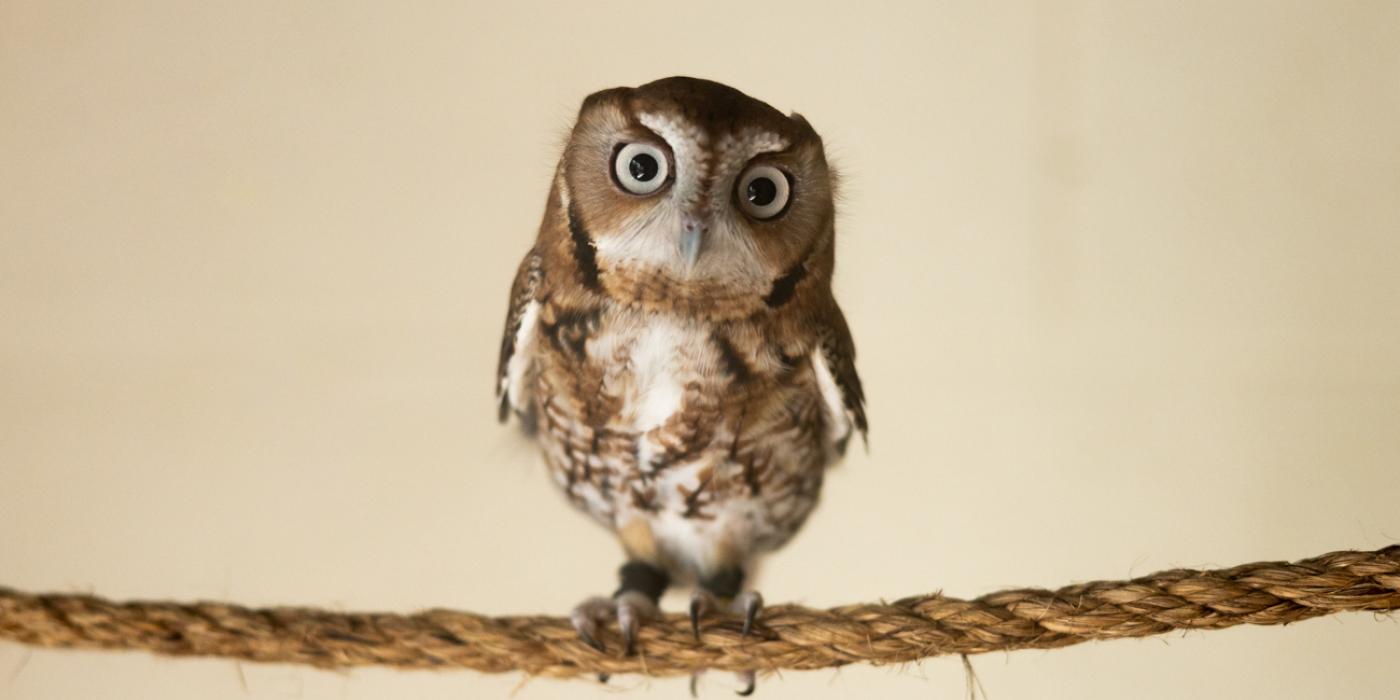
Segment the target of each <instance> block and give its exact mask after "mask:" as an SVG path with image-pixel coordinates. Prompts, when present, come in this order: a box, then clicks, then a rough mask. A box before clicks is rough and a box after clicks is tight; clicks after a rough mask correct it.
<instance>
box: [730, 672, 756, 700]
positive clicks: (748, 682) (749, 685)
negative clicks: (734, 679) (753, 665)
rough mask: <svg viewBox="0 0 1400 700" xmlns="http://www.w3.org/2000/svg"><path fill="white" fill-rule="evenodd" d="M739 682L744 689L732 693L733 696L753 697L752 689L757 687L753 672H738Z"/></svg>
mask: <svg viewBox="0 0 1400 700" xmlns="http://www.w3.org/2000/svg"><path fill="white" fill-rule="evenodd" d="M739 680H740V681H743V682H744V688H743V689H742V690H736V691H734V694H735V695H738V696H739V697H741V698H746V697H748V696H750V695H753V691H754V688H756V687H757V686H758V681H757V680H756V679H755V675H754V672H753V671H740V672H739Z"/></svg>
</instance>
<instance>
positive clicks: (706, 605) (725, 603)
mask: <svg viewBox="0 0 1400 700" xmlns="http://www.w3.org/2000/svg"><path fill="white" fill-rule="evenodd" d="M743 584H744V570H743V569H740V568H737V567H736V568H734V569H730V570H728V571H725V572H723V573H720V574H718V575H715V576H711V577H710V578H707V579H705V580H703V581H701V582H700V587H699V588H697V589H696V590H695V593H693V594H692V595H691V596H690V631H691V633H693V634H694V635H695V639H696V641H699V640H700V619H701V618H703V617H705V616H706V615H708V614H710V613H712V612H719V611H728V612H730V613H733V614H735V615H739V616H740V617H742V618H743V619H744V626H743V627H742V628H741V629H740V632H739V634H740V636H743V637H747V636H749V634H750V633H751V632H753V625H754V620H755V619H756V618H757V617H758V613H759V611H760V610H762V609H763V596H762V595H760V594H759V592H758V591H742V592H741V591H740V588H741V587H742V586H743ZM735 675H736V676H738V678H739V684H740V689H739V690H738V691H736V692H737V693H738V694H739V695H741V696H745V697H747V696H749V695H752V694H753V691H754V687H755V676H754V672H753V671H742V672H740V673H737V674H735ZM698 679H699V674H695V675H692V676H691V677H690V694H691V696H692V697H693V696H695V685H696V681H697V680H698Z"/></svg>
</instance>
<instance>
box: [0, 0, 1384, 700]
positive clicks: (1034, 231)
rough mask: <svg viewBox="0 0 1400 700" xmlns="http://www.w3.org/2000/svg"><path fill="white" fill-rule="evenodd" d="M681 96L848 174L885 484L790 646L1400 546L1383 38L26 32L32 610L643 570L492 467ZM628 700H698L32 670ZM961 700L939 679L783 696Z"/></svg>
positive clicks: (1198, 22)
mask: <svg viewBox="0 0 1400 700" xmlns="http://www.w3.org/2000/svg"><path fill="white" fill-rule="evenodd" d="M218 5H222V7H220V6H218ZM673 74H688V75H694V76H701V77H707V78H712V79H716V80H720V81H723V82H726V83H730V84H733V85H735V86H737V87H739V88H740V89H742V90H744V91H746V92H748V93H750V94H752V95H755V96H757V97H760V98H762V99H764V100H766V101H769V102H770V103H772V104H774V105H775V106H777V107H778V108H780V109H782V110H785V111H787V110H797V111H800V112H802V113H803V114H804V115H806V116H807V117H808V119H809V120H810V121H811V123H812V124H813V125H814V126H815V127H816V128H817V129H818V130H819V131H820V132H821V133H822V134H823V135H824V136H825V137H826V140H827V142H828V144H829V149H830V151H831V153H832V156H833V158H834V159H835V160H836V162H837V163H838V164H839V165H840V166H841V168H842V170H843V173H844V175H845V179H844V182H845V188H844V193H843V194H844V197H843V199H842V202H841V217H840V220H839V227H838V239H839V245H838V264H837V279H836V288H837V294H838V297H839V298H840V300H841V302H842V303H843V305H844V306H845V309H846V314H847V316H848V318H849V319H850V323H851V326H852V328H853V331H854V333H855V337H856V340H857V344H858V347H859V351H860V355H859V367H860V370H861V373H862V374H863V376H864V378H865V381H866V385H867V388H868V393H869V400H870V417H871V424H872V431H871V440H870V443H871V446H870V451H869V454H868V455H867V454H862V453H861V452H860V451H859V450H856V451H855V454H854V455H853V456H852V457H851V458H850V459H849V460H848V461H847V462H846V463H845V464H844V465H842V466H841V467H840V468H839V470H838V471H836V472H834V473H832V474H831V475H830V477H829V479H828V481H827V488H826V491H825V494H824V502H823V504H822V506H821V508H819V509H818V511H817V514H816V515H815V516H814V517H813V519H812V520H811V521H810V523H809V524H808V526H807V528H806V529H805V531H804V532H803V533H802V534H801V535H800V536H799V537H798V538H797V540H796V541H795V542H793V543H792V544H791V545H790V546H789V547H787V548H786V549H785V550H784V551H782V552H781V553H780V554H778V555H776V556H774V557H772V558H771V559H770V560H769V561H768V562H767V563H766V565H765V566H764V568H763V569H762V572H761V573H762V575H761V578H760V579H759V582H758V583H759V586H760V588H761V589H762V590H763V591H764V592H765V594H766V595H767V597H768V599H769V600H770V601H774V602H776V601H798V602H802V603H806V604H810V605H818V606H825V605H836V604H842V603H848V602H855V601H862V600H874V599H878V598H881V597H883V598H887V599H893V598H896V597H899V596H903V595H910V594H914V593H921V592H927V591H930V590H935V589H942V590H944V591H946V592H947V593H949V594H951V595H959V596H975V595H978V594H981V593H985V592H988V591H992V590H996V589H998V588H1001V587H1007V586H1024V585H1031V586H1050V587H1054V586H1059V585H1063V584H1066V583H1070V582H1074V581H1084V580H1090V579H1095V578H1119V577H1125V576H1129V575H1134V574H1138V575H1141V574H1145V573H1149V572H1151V571H1155V570H1159V569H1164V568H1170V567H1176V566H1192V567H1209V566H1227V565H1233V564H1236V563H1242V562H1246V561H1256V560H1266V559H1294V558H1301V557H1306V556H1311V555H1316V554H1320V553H1322V552H1326V551H1330V550H1336V549H1348V548H1357V549H1370V548H1376V547H1380V546H1384V545H1387V544H1390V543H1393V542H1395V541H1396V539H1397V538H1400V507H1397V504H1400V498H1397V497H1398V496H1400V127H1397V124H1400V3H1395V2H1311V3H1308V2H1286V3H1280V2H1226V3H1220V2H1188V3H1175V2H1150V3H1119V2H1068V1H1067V2H1046V3H1035V4H1023V3H985V2H968V3H909V4H903V5H896V4H888V5H887V4H882V3H879V2H861V3H842V4H832V5H825V4H821V3H809V2H805V1H803V2H799V1H796V0H794V1H791V2H743V3H730V2H703V3H686V4H669V3H664V4H663V3H647V4H643V3H593V2H589V3H558V4H555V3H550V4H533V3H504V2H492V3H479V4H471V3H443V4H436V5H429V4H425V3H388V2H385V3H346V2H314V3H280V2H254V3H180V2H169V3H151V2H137V1H134V0H131V1H126V2H119V3H98V2H94V3H69V2H38V1H20V0H5V1H4V2H0V585H7V586H12V587H17V588H21V589H25V590H58V591H90V592H95V593H98V594H101V595H106V596H112V597H116V598H132V597H137V598H174V599H184V600H188V599H224V600H231V601H236V602H239V603H244V604H251V605H265V604H304V605H316V606H327V607H330V608H334V609H357V610H358V609H382V610H398V611H410V610H414V609H418V608H421V607H428V606H445V607H457V608H463V609H470V610H475V611H481V612H487V613H534V612H548V613H563V612H565V611H566V610H568V608H569V607H570V606H572V605H573V604H574V603H576V602H577V601H579V600H581V599H582V598H583V597H585V596H587V595H591V594H596V593H601V592H607V591H611V590H612V588H613V586H614V585H615V578H614V576H615V574H614V572H615V570H616V567H617V566H618V564H619V563H620V561H621V555H620V551H619V548H618V547H617V545H616V544H615V543H614V542H613V540H612V539H611V537H609V536H608V535H607V534H606V533H605V532H604V531H602V530H601V529H599V528H596V527H594V526H593V525H591V524H590V523H589V521H587V520H586V519H585V518H584V517H583V516H581V515H579V514H577V513H575V512H573V511H572V510H571V509H570V508H569V507H567V506H566V505H565V502H564V501H563V499H562V498H561V497H560V496H559V494H558V493H556V492H555V490H554V488H553V486H552V485H551V484H550V483H549V482H548V480H547V479H546V476H545V475H544V473H543V470H542V468H541V467H540V466H539V465H538V464H537V463H536V461H535V459H534V453H533V450H532V448H531V447H530V446H529V445H528V444H526V443H525V442H524V441H523V440H522V439H521V438H519V437H518V436H517V434H516V432H515V431H514V430H509V429H505V428H501V427H499V426H498V425H497V424H496V422H495V419H494V415H493V414H494V409H495V406H494V403H493V399H492V396H491V391H492V375H493V372H494V369H495V368H494V363H495V359H496V352H497V347H498V339H499V337H500V336H499V333H500V329H501V322H502V318H503V315H504V309H505V302H506V293H507V289H508V287H509V284H510V279H511V276H512V274H513V271H514V269H515V265H516V262H517V261H518V260H519V257H520V256H521V255H522V254H523V252H524V251H525V250H526V248H527V247H528V246H529V243H530V241H531V240H532V239H533V237H534V234H535V228H536V226H537V225H538V222H539V218H540V215H541V212H542V209H543V204H544V199H545V194H546V191H547V188H548V180H549V177H550V173H551V171H552V168H553V166H554V162H555V158H556V156H557V148H558V146H559V144H560V139H561V137H562V136H563V134H564V133H565V132H566V130H567V128H568V127H569V124H570V121H571V119H572V117H573V115H574V113H575V111H576V109H577V106H578V104H579V102H580V100H581V99H582V98H583V97H584V96H585V95H586V94H588V93H589V92H592V91H594V90H597V89H601V88H604V87H609V86H614V85H633V84H638V83H641V82H645V81H648V80H651V79H654V78H657V77H662V76H667V75H673ZM681 600H682V599H681V598H677V597H671V598H668V599H667V601H666V603H667V605H668V606H670V607H671V608H672V609H673V610H679V609H680V608H681V603H680V601H681ZM1396 622H1397V621H1396V620H1395V619H1391V618H1385V617H1377V616H1372V615H1361V614H1353V615H1344V616H1338V617H1331V618H1325V619H1318V620H1314V621H1310V622H1306V623H1302V624H1298V625H1294V626H1289V627H1285V628H1249V629H1245V628H1236V629H1232V630H1228V631H1223V632H1209V633H1194V634H1172V635H1168V636H1164V637H1160V638H1154V639H1149V640H1132V641H1120V642H1113V643H1100V644H1090V645H1084V646H1078V647H1074V648H1070V649H1062V650H1057V651H1050V652H1037V651H1031V652H1019V653H1012V654H993V655H987V656H982V657H977V658H974V659H973V662H974V664H975V665H976V668H977V670H978V672H979V674H980V677H981V681H982V684H983V685H984V686H985V688H986V690H987V691H988V693H990V695H991V697H992V698H994V699H995V700H1009V699H1011V698H1077V699H1083V698H1122V697H1134V698H1179V697H1192V698H1226V697H1272V698H1341V697H1345V698H1393V697H1395V693H1396V685H1395V682H1396V680H1395V664H1396V659H1397V658H1400V625H1397V624H1396ZM734 687H735V684H734V682H733V681H732V679H730V678H729V677H728V676H727V675H725V674H711V675H708V676H706V677H705V679H704V682H703V683H702V689H701V690H702V696H705V697H729V692H730V690H732V689H733V688H734ZM621 690H631V691H632V692H629V693H625V694H623V695H621V696H620V697H628V696H638V695H642V694H647V695H650V694H656V695H659V696H661V697H674V698H679V697H685V692H686V691H685V683H684V681H683V680H663V679H655V680H645V679H640V678H621V679H616V680H614V681H613V683H612V684H611V685H610V686H608V687H601V686H598V685H596V684H593V683H590V682H587V681H576V682H564V681H550V680H533V681H524V680H522V678H521V677H519V676H518V675H505V676H484V675H479V674H476V673H471V672H450V673H425V672H395V671H389V670H383V669H362V670H356V671H352V672H345V673H335V672H325V671H317V670H311V669H307V668H301V667H293V666H277V665H271V666H268V665H256V664H235V663H234V662H232V661H227V660H174V659H164V658H155V657H152V656H148V655H144V654H132V653H95V652H67V651H42V650H39V651H30V650H27V649H25V648H22V647H19V646H16V645H13V644H4V643H0V696H3V697H6V698H24V699H39V698H143V699H157V698H209V699H217V698H233V699H238V698H284V697H293V698H308V699H312V698H410V697H412V698H507V697H515V698H520V699H521V700H536V699H544V698H563V697H569V698H576V697H618V696H617V695H614V693H617V692H619V691H621ZM964 692H965V689H964V678H963V671H962V668H961V664H960V662H959V661H958V660H957V659H934V660H929V661H927V662H925V663H922V664H917V665H909V666H904V667H888V668H870V667H850V668H846V669H843V670H840V671H820V672H808V673H798V672H788V673H783V674H782V676H781V677H780V678H778V677H770V678H766V679H764V680H762V682H761V684H760V686H759V695H758V697H760V698H764V699H765V700H778V699H779V698H820V697H886V698H896V697H910V698H913V697H918V698H930V697H937V698H959V697H963V694H964Z"/></svg>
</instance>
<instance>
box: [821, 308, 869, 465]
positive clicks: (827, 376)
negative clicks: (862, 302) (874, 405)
mask: <svg viewBox="0 0 1400 700" xmlns="http://www.w3.org/2000/svg"><path fill="white" fill-rule="evenodd" d="M831 311H832V313H829V314H825V320H824V321H823V323H822V324H820V326H819V327H818V329H817V333H818V336H817V340H818V342H817V346H816V347H815V348H813V350H812V367H813V369H815V371H816V374H817V385H818V386H819V387H820V388H821V392H822V398H823V399H824V403H825V405H826V415H827V420H828V422H829V423H830V425H831V430H830V438H831V440H832V442H833V443H834V444H835V447H836V450H837V452H839V453H842V454H844V453H845V451H846V443H847V442H848V441H849V440H850V439H851V432H852V430H858V431H860V438H861V440H862V441H866V440H867V438H866V432H867V430H868V427H869V426H868V425H867V423H866V421H865V390H864V389H862V388H861V385H860V375H859V374H857V373H856V346H855V342H854V341H852V340H851V329H850V328H849V327H848V326H847V325H846V317H845V316H843V315H841V309H840V307H838V306H836V303H835V302H834V301H833V302H832V307H831Z"/></svg>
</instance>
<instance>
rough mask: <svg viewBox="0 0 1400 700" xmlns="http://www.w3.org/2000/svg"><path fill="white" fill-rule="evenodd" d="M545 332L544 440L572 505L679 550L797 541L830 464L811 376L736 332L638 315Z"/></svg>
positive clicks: (565, 319)
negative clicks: (643, 528)
mask: <svg viewBox="0 0 1400 700" xmlns="http://www.w3.org/2000/svg"><path fill="white" fill-rule="evenodd" d="M540 320H541V323H540V330H539V332H540V334H541V336H542V338H541V339H542V341H543V342H539V343H538V347H540V348H541V352H540V353H539V354H538V356H537V358H536V365H537V374H536V378H535V382H534V388H533V392H532V393H533V395H534V397H535V401H536V402H537V413H538V415H539V416H540V419H541V423H540V431H539V434H538V435H539V439H540V441H541V443H542V447H543V449H544V454H545V458H546V459H545V461H546V463H547V464H548V466H549V470H550V473H551V475H552V476H553V478H554V480H555V481H556V482H557V483H558V485H559V486H560V487H561V488H562V489H563V490H564V491H565V493H566V494H568V496H569V497H570V499H571V500H573V501H574V502H575V504H577V505H579V506H580V507H582V508H583V509H584V510H586V511H587V512H589V513H590V514H592V515H593V516H594V517H595V518H597V519H599V520H600V521H602V522H604V523H605V524H607V525H609V526H611V527H615V528H621V527H622V526H623V525H625V524H626V523H627V522H628V521H630V520H632V519H636V518H644V519H647V520H649V521H650V522H652V523H653V524H654V527H655V528H656V529H657V530H658V531H665V532H667V533H669V534H668V537H670V538H671V539H674V540H680V539H684V538H686V537H688V536H694V537H696V538H698V539H704V538H706V537H708V536H706V535H703V534H698V533H703V532H705V531H706V528H718V529H722V530H726V531H729V530H732V529H733V527H734V525H733V523H734V522H738V523H741V524H742V526H743V527H745V528H748V527H754V528H757V530H759V531H760V532H759V533H758V534H756V535H752V536H750V535H746V536H744V539H745V540H746V541H747V540H752V541H755V542H758V543H759V544H763V543H764V542H770V541H771V542H774V543H776V542H781V541H782V540H784V539H786V537H787V536H789V535H790V534H791V533H792V532H793V531H795V530H796V528H797V526H798V525H799V524H800V523H801V521H802V520H803V519H804V518H805V516H806V514H807V512H808V511H810V508H811V506H812V505H813V504H814V503H815V498H816V491H817V489H818V488H819V486H820V483H821V472H822V469H823V467H824V466H825V464H826V462H827V461H828V458H829V454H828V451H827V450H826V449H825V446H824V442H823V436H824V434H825V432H824V422H823V417H822V412H821V398H820V389H819V388H818V387H817V386H816V383H815V381H813V380H812V379H811V372H810V367H806V366H794V363H793V361H792V360H791V359H790V358H785V357H784V356H783V355H782V353H781V352H780V351H779V349H778V348H777V347H775V346H774V345H773V344H772V343H769V342H766V341H765V339H764V336H763V334H762V333H761V332H760V331H759V330H758V329H755V328H751V327H745V326H741V325H737V324H733V323H727V324H714V323H710V322H708V321H705V320H702V319H695V318H689V317H685V316H679V315H671V314H660V313H652V312H646V311H643V310H636V309H616V310H605V311H601V312H599V313H597V314H596V315H585V316H572V317H571V316H569V315H566V314H559V313H557V312H551V311H550V310H549V309H545V310H542V312H541V316H540ZM803 370H806V371H803Z"/></svg>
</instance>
